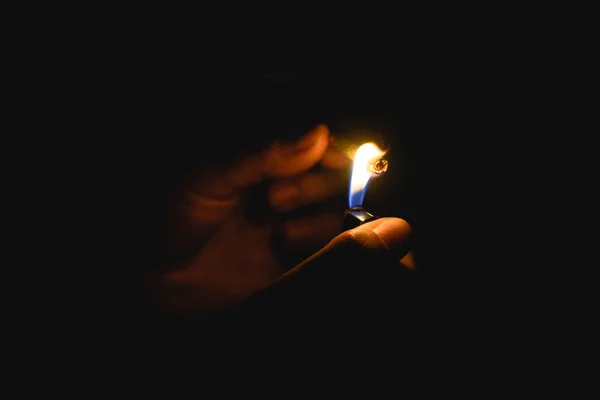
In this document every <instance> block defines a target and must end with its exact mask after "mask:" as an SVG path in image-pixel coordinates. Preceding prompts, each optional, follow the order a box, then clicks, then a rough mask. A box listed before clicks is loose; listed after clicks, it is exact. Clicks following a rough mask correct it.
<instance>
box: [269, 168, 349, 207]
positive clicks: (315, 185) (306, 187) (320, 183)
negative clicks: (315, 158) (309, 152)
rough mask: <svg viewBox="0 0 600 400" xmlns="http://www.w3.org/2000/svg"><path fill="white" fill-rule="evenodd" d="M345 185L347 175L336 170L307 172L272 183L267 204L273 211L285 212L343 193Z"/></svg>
mask: <svg viewBox="0 0 600 400" xmlns="http://www.w3.org/2000/svg"><path fill="white" fill-rule="evenodd" d="M347 187H348V181H347V177H346V176H345V175H342V174H340V173H338V172H337V171H328V172H309V173H305V174H302V175H299V176H295V177H293V178H287V179H285V180H280V181H277V182H275V183H273V184H272V185H271V186H270V187H269V204H270V205H271V207H273V209H274V210H275V211H278V212H286V211H290V210H292V209H294V208H298V207H301V206H306V205H309V204H314V203H318V202H321V201H324V200H326V199H328V198H331V197H333V196H335V195H336V194H341V193H344V192H345V191H346V190H347Z"/></svg>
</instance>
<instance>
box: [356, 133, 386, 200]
mask: <svg viewBox="0 0 600 400" xmlns="http://www.w3.org/2000/svg"><path fill="white" fill-rule="evenodd" d="M385 153H386V152H385V151H383V150H381V149H380V148H379V147H377V145H376V144H375V143H372V142H369V143H365V144H363V145H362V146H360V147H359V148H358V149H357V150H356V154H355V155H354V164H353V165H352V176H351V178H350V191H349V194H348V203H349V206H350V208H352V207H359V206H362V204H363V200H364V197H365V192H366V189H367V185H368V183H369V181H370V180H371V178H372V177H373V176H376V175H377V174H375V173H373V172H372V171H371V169H370V168H369V166H370V164H371V163H373V162H375V161H377V160H378V159H380V158H381V157H383V156H384V155H385Z"/></svg>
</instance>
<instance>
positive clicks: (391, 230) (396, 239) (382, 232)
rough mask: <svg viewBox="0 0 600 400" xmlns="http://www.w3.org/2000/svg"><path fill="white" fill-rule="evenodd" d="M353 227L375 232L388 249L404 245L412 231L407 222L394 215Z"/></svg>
mask: <svg viewBox="0 0 600 400" xmlns="http://www.w3.org/2000/svg"><path fill="white" fill-rule="evenodd" d="M355 229H356V230H368V231H371V232H373V233H375V235H377V237H378V238H379V240H380V241H381V243H382V244H383V245H384V246H385V248H386V249H388V250H394V249H397V248H401V247H405V246H406V244H407V243H406V242H407V239H408V238H409V237H410V235H411V233H412V227H411V226H410V224H409V223H408V222H406V221H405V220H403V219H401V218H395V217H385V218H379V219H376V220H375V221H372V222H367V223H366V224H363V225H361V226H359V227H357V228H355Z"/></svg>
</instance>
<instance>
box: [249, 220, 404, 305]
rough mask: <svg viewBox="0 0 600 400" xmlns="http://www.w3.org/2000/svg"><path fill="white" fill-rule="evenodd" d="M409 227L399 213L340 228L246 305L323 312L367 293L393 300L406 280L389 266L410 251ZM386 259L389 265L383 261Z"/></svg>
mask: <svg viewBox="0 0 600 400" xmlns="http://www.w3.org/2000/svg"><path fill="white" fill-rule="evenodd" d="M411 232H412V229H411V226H410V225H409V224H408V223H407V222H406V221H404V220H402V219H400V218H380V219H378V220H376V221H372V222H369V223H366V224H363V225H361V226H359V227H357V228H355V229H352V230H349V231H345V232H343V233H341V234H339V235H338V236H336V237H335V238H334V239H333V240H332V241H330V242H329V243H328V244H327V245H326V246H325V247H324V248H322V249H321V250H320V251H318V252H317V253H315V254H314V255H313V256H311V257H310V258H308V259H307V260H305V261H304V262H302V263H301V264H299V265H298V266H296V267H294V268H293V269H291V270H290V271H288V272H286V273H285V274H283V275H282V276H281V277H280V278H279V279H278V280H277V281H276V282H275V283H274V284H273V285H271V286H269V287H268V288H266V289H264V290H262V291H261V292H259V293H257V294H255V295H253V296H252V297H251V298H250V299H249V301H248V303H247V304H249V306H250V307H252V308H253V309H254V310H256V309H261V308H263V309H266V310H267V312H270V311H276V312H277V315H282V314H281V312H284V311H286V310H290V309H293V308H296V307H298V308H300V309H304V308H306V307H310V312H313V311H319V310H325V311H326V312H325V314H326V315H329V313H328V310H330V307H331V306H332V305H333V307H334V309H336V310H339V307H346V308H347V307H349V306H350V308H351V309H353V307H354V306H361V305H362V304H364V302H368V301H371V300H370V299H373V298H377V299H379V300H381V299H390V300H394V304H397V303H395V300H396V299H398V297H396V296H397V295H398V293H399V289H401V288H403V284H405V283H407V282H408V279H407V275H405V274H398V273H395V271H401V270H402V269H401V268H399V267H398V266H397V265H398V260H399V259H400V258H403V257H405V256H406V254H408V252H409V251H410V244H409V238H410V236H411ZM392 259H395V260H396V262H395V265H391V264H390V263H388V262H387V261H386V260H392ZM402 271H404V270H402ZM379 300H377V301H379ZM384 301H387V300H384ZM309 304H311V305H309ZM387 304H392V303H387ZM379 305H381V303H380V304H379ZM350 311H352V310H350Z"/></svg>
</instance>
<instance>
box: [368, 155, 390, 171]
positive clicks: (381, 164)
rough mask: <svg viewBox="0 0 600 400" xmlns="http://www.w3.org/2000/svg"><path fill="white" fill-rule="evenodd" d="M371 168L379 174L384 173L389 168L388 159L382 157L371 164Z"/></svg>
mask: <svg viewBox="0 0 600 400" xmlns="http://www.w3.org/2000/svg"><path fill="white" fill-rule="evenodd" d="M369 169H370V170H371V171H373V172H374V173H376V174H377V175H380V174H383V173H384V172H385V171H387V169H388V161H387V160H386V159H385V158H380V159H379V160H377V161H375V162H372V163H371V164H369Z"/></svg>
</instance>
